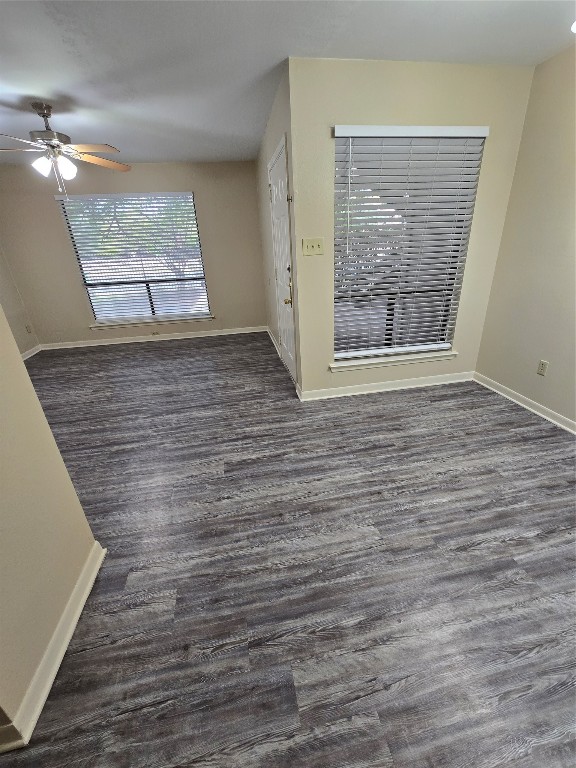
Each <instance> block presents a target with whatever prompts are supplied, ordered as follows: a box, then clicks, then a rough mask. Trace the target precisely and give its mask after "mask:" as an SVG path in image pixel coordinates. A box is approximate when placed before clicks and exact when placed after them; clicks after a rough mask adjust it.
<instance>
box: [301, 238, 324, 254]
mask: <svg viewBox="0 0 576 768" xmlns="http://www.w3.org/2000/svg"><path fill="white" fill-rule="evenodd" d="M302 253H303V254H304V256H322V255H323V254H324V238H323V237H303V238H302Z"/></svg>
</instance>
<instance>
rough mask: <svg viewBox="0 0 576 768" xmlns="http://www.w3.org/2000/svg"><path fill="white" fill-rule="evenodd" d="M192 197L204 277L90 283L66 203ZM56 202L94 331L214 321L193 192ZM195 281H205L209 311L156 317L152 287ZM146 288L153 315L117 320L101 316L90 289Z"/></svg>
mask: <svg viewBox="0 0 576 768" xmlns="http://www.w3.org/2000/svg"><path fill="white" fill-rule="evenodd" d="M170 197H174V198H182V199H185V198H190V203H191V206H192V211H193V216H194V226H195V228H196V232H197V235H198V249H199V254H200V263H201V265H202V276H189V277H180V278H179V277H167V278H148V279H146V278H143V279H138V280H130V279H119V280H101V281H99V280H96V281H95V280H88V279H87V277H86V272H85V268H84V264H83V262H82V257H81V255H80V253H79V251H78V246H77V243H76V239H75V235H74V229H73V224H72V222H71V221H70V218H69V216H68V212H67V210H66V203H67V202H69V201H71V200H82V199H84V200H86V201H88V200H100V199H114V198H119V199H123V198H129V199H132V200H133V199H136V198H144V199H150V200H153V199H154V198H162V199H166V198H170ZM54 199H55V200H56V201H57V202H58V203H59V206H60V210H61V213H62V217H63V219H64V223H65V225H66V229H67V230H68V235H69V237H70V242H71V245H72V248H73V250H74V254H75V256H76V261H77V264H78V268H79V270H80V276H81V278H82V285H83V287H84V290H85V294H86V298H87V299H88V303H89V305H90V309H91V312H92V315H93V318H94V322H93V323H91V324H90V328H92V329H97V328H106V327H108V328H110V327H121V326H135V325H144V324H150V323H152V324H158V323H175V322H178V323H181V322H201V321H206V320H213V319H214V315H213V314H212V312H211V309H210V299H209V295H208V285H207V280H206V271H205V266H204V255H203V250H202V244H201V240H200V229H199V225H198V216H197V213H196V199H195V195H194V193H193V192H158V193H156V192H115V193H100V194H85V195H55V196H54ZM193 282H201V283H203V284H204V288H205V294H206V305H207V307H208V311H207V312H203V313H190V312H183V313H181V314H179V313H177V312H173V313H164V314H162V313H160V314H156V312H155V307H154V298H153V296H152V293H151V289H150V285H162V284H172V285H174V284H177V283H193ZM130 285H134V286H145V287H146V294H147V299H148V303H149V305H150V309H151V313H150V314H149V315H134V316H122V315H119V316H117V317H108V318H105V317H100V318H99V317H98V315H97V313H96V310H95V308H94V304H93V301H92V297H91V295H90V291H89V288H98V287H115V286H130Z"/></svg>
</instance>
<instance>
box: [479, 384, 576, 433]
mask: <svg viewBox="0 0 576 768" xmlns="http://www.w3.org/2000/svg"><path fill="white" fill-rule="evenodd" d="M474 381H476V382H478V384H482V386H483V387H486V389H491V390H492V391H493V392H497V393H498V394H499V395H503V396H504V397H507V398H508V400H512V401H513V402H515V403H517V404H518V405H521V406H522V407H523V408H526V409H527V410H529V411H532V413H535V414H537V415H538V416H542V418H544V419H547V420H548V421H551V422H552V423H553V424H556V426H557V427H562V429H566V430H567V431H568V432H572V433H576V421H572V420H571V419H568V418H567V417H566V416H562V414H561V413H556V411H552V410H550V408H546V407H545V406H543V405H540V403H537V402H536V401H535V400H530V398H529V397H524V395H521V394H520V393H519V392H515V391H514V390H513V389H509V388H508V387H505V386H504V384H500V383H499V382H497V381H494V380H493V379H489V378H488V376H483V375H482V374H481V373H477V372H475V373H474Z"/></svg>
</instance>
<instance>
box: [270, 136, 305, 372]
mask: <svg viewBox="0 0 576 768" xmlns="http://www.w3.org/2000/svg"><path fill="white" fill-rule="evenodd" d="M282 151H284V164H285V167H284V170H285V172H286V191H287V194H288V199H287V200H286V206H287V209H288V240H289V252H290V277H291V279H292V307H291V312H292V331H293V334H294V367H295V369H296V370H295V374H296V377H295V378H294V377H292V374H291V373H290V371H289V370H288V366H287V365H286V363H285V362H284V358H283V357H282V354H281V352H282V339H278V340H276V339H274V338H273V341H274V346H276V348H277V352H278V356H279V357H280V359H281V360H282V362H283V363H284V366H285V368H286V370H287V371H288V373H289V374H290V377H291V378H294V383H295V384H297V379H298V358H299V355H298V345H297V344H296V312H295V302H294V297H295V295H296V291H295V287H296V273H295V270H294V247H293V238H292V208H291V203H292V192H291V190H290V174H289V173H288V141H287V135H286V134H285V133H284V134H282V138H281V139H280V142H279V144H278V146H277V147H276V149H275V151H274V152H273V153H272V157H271V158H270V160H269V162H268V164H267V166H266V178H267V180H268V211H269V216H270V225H271V227H272V226H273V225H272V221H273V217H272V195H271V183H270V172H271V170H272V168H273V167H274V165H275V164H276V163H277V161H278V158H279V157H280V155H281V154H282ZM272 262H273V264H274V295H275V296H276V306H275V311H276V325H277V326H278V333H279V335H280V302H281V301H282V302H283V301H284V298H283V296H280V293H279V288H278V280H277V277H276V258H275V255H274V242H272Z"/></svg>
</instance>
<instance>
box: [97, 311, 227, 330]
mask: <svg viewBox="0 0 576 768" xmlns="http://www.w3.org/2000/svg"><path fill="white" fill-rule="evenodd" d="M206 320H214V315H199V316H197V317H192V316H190V315H180V316H175V315H170V317H153V318H152V317H150V318H148V317H142V318H132V319H130V318H127V319H126V320H97V321H96V322H95V323H93V324H92V325H91V326H90V330H92V331H101V330H103V329H104V328H124V327H125V326H127V325H128V326H135V325H164V324H166V323H198V322H204V321H206Z"/></svg>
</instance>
